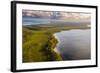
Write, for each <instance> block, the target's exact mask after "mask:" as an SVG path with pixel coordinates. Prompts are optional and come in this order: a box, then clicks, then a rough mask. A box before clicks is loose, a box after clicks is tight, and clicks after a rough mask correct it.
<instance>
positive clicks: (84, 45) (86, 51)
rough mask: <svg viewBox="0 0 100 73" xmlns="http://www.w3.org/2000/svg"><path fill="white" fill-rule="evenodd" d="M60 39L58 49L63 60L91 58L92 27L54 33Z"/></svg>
mask: <svg viewBox="0 0 100 73" xmlns="http://www.w3.org/2000/svg"><path fill="white" fill-rule="evenodd" d="M54 35H55V37H56V38H57V39H58V41H59V43H58V44H57V47H56V50H57V51H58V52H59V53H60V54H61V56H62V58H63V60H81V59H90V58H91V47H90V35H91V34H90V29H85V30H81V29H73V30H68V31H62V32H58V33H55V34H54Z"/></svg>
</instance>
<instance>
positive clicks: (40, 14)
mask: <svg viewBox="0 0 100 73" xmlns="http://www.w3.org/2000/svg"><path fill="white" fill-rule="evenodd" d="M22 15H23V16H31V17H34V18H46V19H60V20H86V21H90V19H91V13H83V12H80V13H79V12H64V11H41V10H22Z"/></svg>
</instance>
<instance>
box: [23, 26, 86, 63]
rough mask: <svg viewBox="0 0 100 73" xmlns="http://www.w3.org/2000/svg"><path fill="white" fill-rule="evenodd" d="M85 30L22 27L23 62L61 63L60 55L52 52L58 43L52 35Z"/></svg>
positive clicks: (70, 27) (69, 27)
mask: <svg viewBox="0 0 100 73" xmlns="http://www.w3.org/2000/svg"><path fill="white" fill-rule="evenodd" d="M86 28H88V27H80V26H79V27H72V26H68V27H67V26H66V27H65V26H64V27H54V26H52V27H51V26H50V27H40V26H23V30H22V33H23V36H22V37H23V46H22V47H23V62H24V63H27V62H28V63H29V62H45V61H61V60H62V57H61V56H60V54H59V53H56V52H55V51H54V48H55V47H56V44H57V43H58V41H57V39H56V38H55V37H54V36H53V34H54V33H56V32H60V31H62V30H70V29H86Z"/></svg>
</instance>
